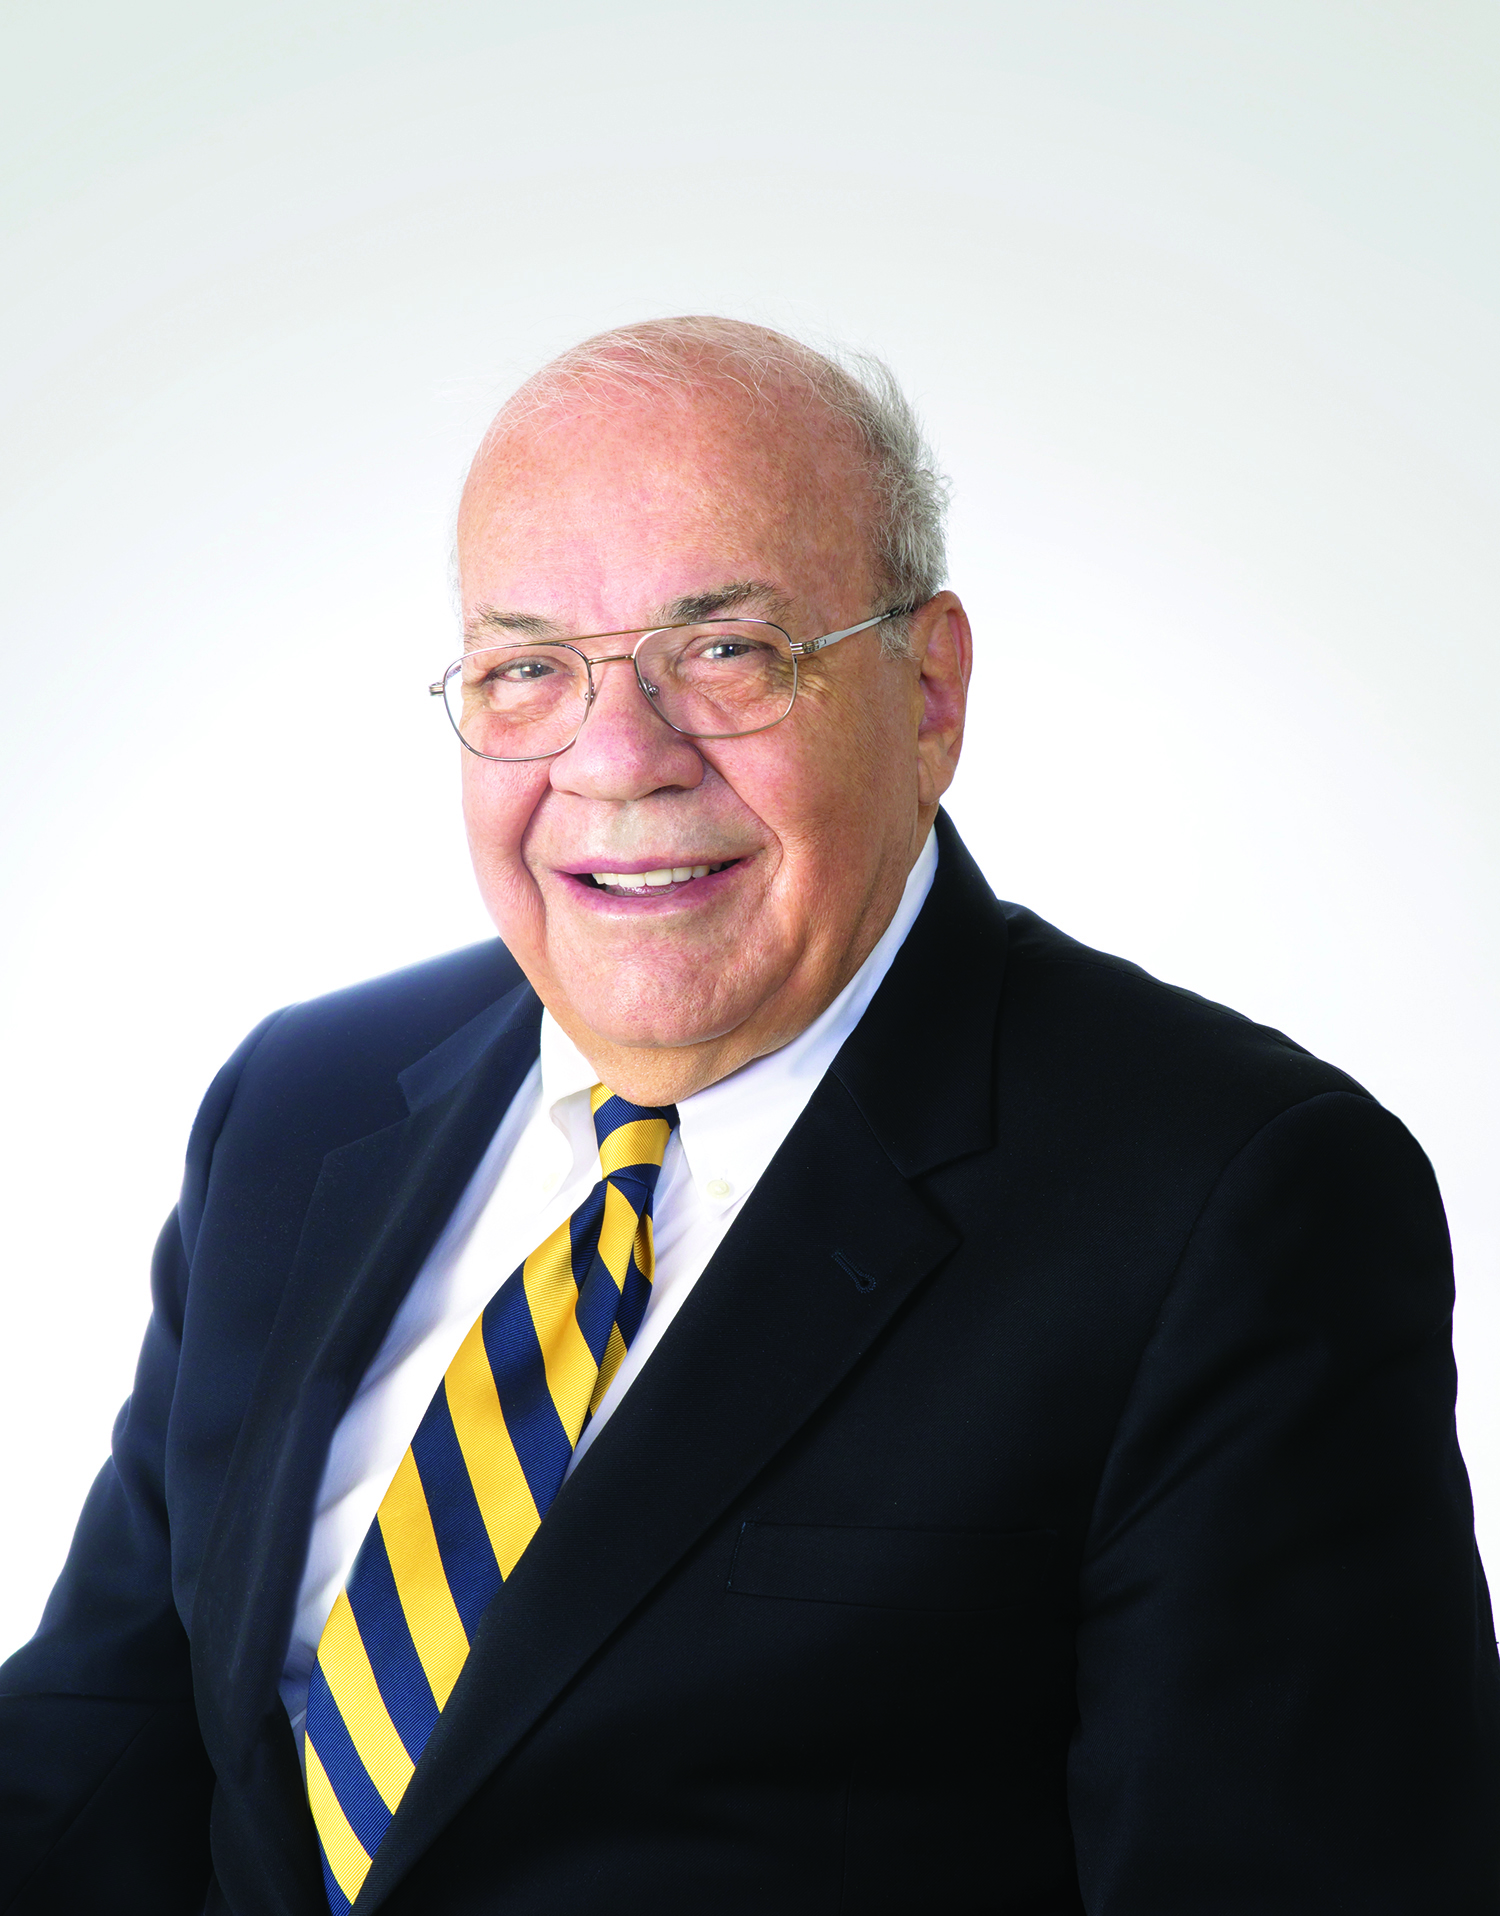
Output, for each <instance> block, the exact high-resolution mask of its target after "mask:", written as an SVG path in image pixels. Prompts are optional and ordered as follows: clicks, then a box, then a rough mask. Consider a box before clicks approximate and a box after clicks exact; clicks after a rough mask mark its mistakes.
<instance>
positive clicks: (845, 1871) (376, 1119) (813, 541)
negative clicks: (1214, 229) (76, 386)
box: [0, 320, 1500, 1916]
mask: <svg viewBox="0 0 1500 1916" xmlns="http://www.w3.org/2000/svg"><path fill="white" fill-rule="evenodd" d="M941 505H942V486H941V483H940V482H939V481H938V479H937V478H936V476H935V474H934V473H933V472H932V470H931V467H930V464H929V463H928V462H927V460H926V457H925V454H924V453H923V450H922V447H921V441H920V436H919V434H918V433H917V431H916V428H915V425H914V423H913V421H912V419H911V415H910V413H909V412H908V410H907V409H906V407H905V405H904V403H903V402H902V400H901V398H900V396H899V394H898V393H897V392H896V391H895V389H894V388H893V387H890V386H889V385H888V384H887V383H885V382H884V381H883V379H882V378H881V376H880V375H879V374H878V373H877V374H871V375H869V376H868V377H865V378H856V377H854V376H852V375H851V374H850V373H848V372H846V371H844V370H841V369H840V368H838V367H837V366H835V365H833V364H832V363H830V362H829V361H828V360H826V359H824V358H822V357H820V356H819V355H817V354H815V353H812V352H811V351H809V350H808V349H806V348H804V347H801V346H799V345H797V344H795V343H794V342H792V341H790V340H787V339H784V338H781V337H779V336H777V335H775V334H772V333H767V332H764V331H762V330H760V329H757V328H752V327H748V326H743V325H738V324H734V323H731V322H727V321H718V320H681V321H671V322H662V323H658V324H651V325H644V326H637V327H629V328H625V329H623V330H621V331H619V332H616V333H612V334H607V335H605V336H603V337H602V338H600V339H596V340H593V341H590V342H588V343H587V344H586V345H584V346H582V347H580V348H577V349H575V350H574V351H573V352H571V353H569V354H567V355H565V356H564V357H563V358H562V359H561V360H560V361H558V362H556V363H555V364H554V365H553V366H551V367H549V368H547V369H546V370H545V371H544V372H542V373H541V374H540V375H538V376H537V378H535V379H534V380H533V381H531V382H530V383H529V384H528V385H527V386H526V387H524V388H523V389H522V390H521V392H520V393H519V394H518V395H517V396H516V398H515V399H513V400H512V402H511V403H510V404H509V405H508V406H507V407H506V408H505V409H504V411H502V413H501V415H500V417H499V419H498V420H497V421H496V423H495V425H494V427H493V428H492V429H491V431H490V433H489V435H488V437H487V438H486V440H485V442H484V444H483V446H482V448H481V449H480V452H479V454H478V456H477V458H476V460H475V462H474V466H473V469H472V471H471V473H470V476H469V481H468V485H467V488H466V490H465V493H464V498H463V504H462V508H461V513H460V523H459V557H460V563H461V575H462V582H463V603H464V627H465V651H464V655H463V657H462V658H461V659H460V660H458V661H457V662H456V663H455V664H454V665H453V666H452V667H450V668H449V670H448V672H447V673H446V674H445V675H444V677H443V679H442V680H441V681H440V682H439V683H438V684H437V685H436V686H434V688H433V690H434V692H435V693H440V694H441V695H442V696H443V698H444V700H445V702H446V705H447V709H448V713H449V716H450V717H451V719H452V721H453V725H454V727H455V729H456V731H457V734H458V738H459V740H460V741H461V745H462V762H463V770H464V810H465V817H466V820H467V825H468V832H469V838H470V842H471V845H472V848H473V856H474V864H475V869H476V872H477V874H478V878H479V884H480V887H481V890H482V891H483V894H484V897H485V900H486V903H487V904H488V906H489V909H490V911H491V913H492V914H493V917H494V920H495V924H496V926H497V928H498V930H499V933H500V938H501V940H502V941H503V942H499V943H493V944H489V945H484V946H480V947H478V948H476V949H474V950H471V951H465V952H460V953H458V954H456V955H455V956H453V957H449V958H445V959H440V960H438V961H436V962H434V963H431V964H427V965H423V966H419V967H417V968H416V969H415V970H412V971H409V972H405V973H401V974H398V975H397V976H395V977H393V978H388V979H383V980H380V981H377V982H376V983H374V984H370V985H365V986H362V987H359V988H357V989H355V990H352V991H348V992H344V993H340V994H338V995H336V996H334V997H332V998H329V999H324V1000H321V1001H319V1002H316V1003H313V1004H308V1005H301V1006H296V1007H293V1008H292V1009H290V1010H287V1011H283V1012H281V1013H280V1014H278V1015H277V1016H275V1017H273V1018H270V1019H268V1020H267V1021H266V1023H265V1024H263V1025H262V1026H261V1027H260V1028H259V1029H258V1030H256V1031H255V1032H253V1033H252V1034H251V1036H250V1037H249V1038H248V1039H247V1040H246V1042H245V1044H244V1045H243V1046H242V1047H241V1049H240V1051H239V1052H238V1053H237V1054H236V1056H235V1057H234V1058H233V1059H232V1060H231V1061H230V1063H229V1064H228V1065H227V1066H226V1067H225V1069H224V1071H223V1072H222V1073H221V1075H220V1076H219V1078H218V1079H217V1080H216V1082H215V1084H214V1086H213V1088H212V1089H211V1091H210V1092H209V1094H208V1097H207V1100H206V1102H205V1104H204V1106H203V1110H202V1113H201V1115H200V1118H199V1120H198V1124H197V1126H196V1128H195V1130H194V1133H193V1138H192V1143H191V1146H190V1150H189V1157H188V1167H187V1177H186V1183H185V1186H184V1190H183V1195H182V1200H181V1203H180V1205H179V1207H178V1209H177V1211H176V1213H175V1214H174V1216H173V1218H172V1220H171V1222H170V1223H169V1224H168V1226H167V1229H166V1231H165V1232H164V1234H163V1236H162V1239H161V1243H160V1247H159V1251H158V1258H157V1266H156V1276H155V1285H156V1288H155V1311H154V1314H153V1317H152V1320H151V1325H150V1328H149V1331H148V1333H147V1338H146V1344H145V1349H144V1352H143V1355H142V1359H141V1368H140V1373H139V1379H138V1385H137V1389H136V1392H135V1394H134V1396H133V1397H132V1399H131V1402H130V1404H129V1405H128V1406H127V1408H126V1410H125V1412H124V1414H123V1415H122V1418H121V1421H120V1423H119V1426H118V1427H117V1431H116V1437H115V1445H114V1453H113V1458H112V1461H111V1462H110V1464H109V1465H108V1466H107V1467H106V1469H105V1471H104V1472H103V1474H102V1475H101V1477H100V1479H99V1481H98V1483H97V1485H96V1486H95V1489H94V1491H93V1494H92V1496H91V1497H90V1500H89V1503H88V1506H87V1508H86V1510H85V1512H84V1516H83V1519H82V1522H81V1524H80V1527H79V1531H78V1536H77V1540H76V1543H75V1546H74V1549H73V1552H72V1555H71V1556H70V1558H69V1561H68V1564H67V1567H66V1569H65V1571H64V1573H63V1576H62V1579H61V1581H60V1583H59V1585H58V1587H57V1590H56V1592H55V1594H54V1596H53V1598H52V1601H51V1603H50V1605H49V1607H48V1610H47V1613H46V1616H45V1618H44V1620H43V1624H42V1627H41V1629H40V1631H39V1633H38V1635H37V1636H36V1638H35V1639H34V1640H33V1641H32V1642H31V1643H30V1644H29V1645H28V1646H27V1647H26V1648H25V1649H23V1650H22V1651H21V1652H20V1653H19V1654H18V1655H17V1656H16V1657H14V1658H13V1659H12V1660H11V1662H10V1663H9V1665H7V1666H6V1669H5V1672H4V1682H3V1691H4V1701H3V1703H0V1724H3V1728H4V1740H3V1749H4V1758H3V1764H4V1768H3V1774H4V1778H5V1807H4V1812H3V1816H4V1820H3V1824H0V1827H3V1831H4V1866H5V1875H4V1880H3V1889H4V1893H5V1896H6V1897H7V1898H8V1899H9V1900H6V1901H5V1904H4V1907H5V1908H7V1909H8V1910H11V1911H80V1912H89V1911H100V1912H105V1911H108V1912H110V1916H121V1913H122V1912H133V1911H140V1912H143V1913H144V1912H150V1913H151V1916H164V1913H169V1912H177V1911H181V1912H184V1916H185V1913H186V1912H189V1911H199V1910H202V1909H205V1908H206V1909H207V1910H209V1911H213V1912H226V1911H232V1912H234V1913H235V1916H325V1913H326V1912H327V1911H328V1910H330V1909H331V1910H333V1911H334V1912H339V1913H340V1916H341V1913H342V1912H343V1911H345V1910H348V1909H350V1908H351V1907H352V1908H353V1909H355V1910H356V1911H357V1912H364V1911H367V1910H375V1909H380V1910H383V1911H387V1912H389V1916H398V1912H399V1913H400V1916H417V1913H418V1912H421V1913H422V1916H435V1913H436V1912H452V1913H453V1916H460V1913H463V1916H467V1913H469V1912H474V1913H476V1916H477V1913H478V1912H490V1911H494V1912H500V1911H505V1912H515V1913H517V1916H520V1913H521V1912H535V1916H567V1913H568V1912H580V1913H581V1912H592V1911H595V1910H599V1909H603V1908H609V1909H614V1910H621V1911H646V1910H650V1911H653V1912H655V1911H662V1910H667V1911H674V1910H689V1909H691V1910H707V1911H713V1912H715V1913H716V1916H723V1913H724V1912H738V1911H743V1912H769V1911H777V1912H783V1911H788V1912H789V1911H803V1910H805V1911H815V1910H834V1909H844V1910H849V1911H859V1912H908V1911H915V1910H927V1909H942V1910H944V1911H949V1912H956V1911H969V1910H973V1911H978V1910H981V1909H984V1910H989V1909H994V1910H1013V1911H1022V1910H1025V1911H1028V1912H1032V1913H1033V1916H1062V1912H1077V1911H1088V1912H1091V1913H1093V1916H1167V1912H1184V1913H1188V1912H1191V1916H1206V1913H1207V1912H1215V1913H1216V1916H1231V1913H1233V1916H1251V1913H1252V1912H1254V1913H1255V1916H1298V1913H1300V1912H1306V1916H1314V1913H1316V1916H1328V1912H1330V1911H1333V1910H1347V1911H1350V1912H1356V1911H1357V1912H1359V1916H1375V1913H1376V1912H1411V1913H1412V1916H1415V1913H1416V1912H1419V1911H1420V1912H1424V1916H1425V1912H1432V1911H1441V1912H1443V1916H1480V1913H1481V1912H1485V1913H1487V1916H1493V1913H1494V1912H1495V1911H1497V1910H1500V1839H1497V1830H1496V1800H1497V1784H1500V1673H1497V1665H1496V1656H1495V1643H1494V1631H1493V1627H1492V1624H1491V1620H1490V1609H1489V1601H1488V1597H1487V1594H1486V1590H1485V1584H1484V1578H1483V1575H1482V1573H1481V1570H1480V1566H1479V1562H1478V1559H1477V1556H1476V1553H1475V1548H1474V1538H1473V1529H1472V1518H1471V1512H1470V1504H1469V1496H1468V1487H1467V1482H1466V1479H1465V1475H1464V1469H1463V1464H1462V1461H1461V1459H1460V1457H1459V1453H1458V1449H1457V1446H1456V1443H1455V1439H1454V1430H1453V1366H1452V1357H1451V1351H1450V1341H1449V1313H1450V1306H1451V1299H1452V1292H1451V1280H1450V1274H1449V1263H1448V1249H1447V1241H1446V1234H1445V1229H1444V1223H1443V1215H1442V1210H1441V1206H1440V1204H1439V1200H1438V1196H1437V1192H1436V1189H1435V1187H1434V1185H1433V1180H1432V1175H1431V1172H1430V1170H1429V1168H1428V1166H1427V1163H1426V1161H1425V1159H1424V1158H1423V1156H1422V1154H1421V1152H1420V1151H1419V1150H1418V1148H1417V1147H1416V1146H1415V1145H1414V1144H1413V1142H1412V1141H1411V1139H1410V1138H1409V1137H1408V1136H1407V1134H1406V1132H1405V1131H1404V1130H1403V1129H1402V1128H1401V1126H1400V1124H1398V1123H1397V1121H1396V1120H1395V1119H1394V1118H1392V1117H1390V1116H1389V1115H1388V1114H1387V1113H1386V1112H1385V1111H1383V1110H1382V1109H1381V1108H1380V1106H1379V1105H1377V1104H1376V1103H1375V1102H1374V1101H1373V1100H1372V1099H1371V1098H1370V1097H1368V1096H1367V1095H1366V1094H1365V1093H1364V1092H1363V1091H1362V1090H1361V1089H1360V1088H1359V1086H1357V1085H1356V1084H1354V1083H1352V1082H1351V1081H1350V1080H1349V1079H1348V1078H1346V1077H1344V1076H1342V1075H1341V1074H1340V1073H1339V1072H1337V1071H1335V1070H1333V1069H1332V1068H1330V1067H1329V1066H1326V1065H1324V1064H1321V1063H1319V1062H1318V1061H1317V1060H1315V1059H1313V1058H1311V1057H1309V1056H1308V1055H1307V1053H1305V1052H1304V1051H1302V1050H1300V1049H1299V1048H1298V1047H1297V1046H1296V1045H1294V1044H1292V1043H1291V1042H1290V1041H1288V1040H1287V1039H1285V1038H1283V1037H1281V1036H1280V1035H1279V1034H1277V1033H1276V1032H1272V1031H1267V1030H1264V1029H1262V1028H1260V1027H1258V1026H1255V1025H1252V1024H1250V1023H1247V1022H1246V1021H1245V1020H1244V1019H1242V1018H1239V1017H1237V1016H1235V1015H1234V1014H1233V1013H1230V1012H1227V1011H1225V1010H1222V1009H1221V1008H1219V1007H1217V1006H1215V1005H1211V1004H1208V1003H1205V1002H1204V1001H1203V1000H1201V999H1198V998H1195V997H1192V996H1190V995H1188V994H1186V993H1184V992H1181V991H1177V990H1173V989H1170V988H1168V987H1166V986H1163V985H1160V984H1158V983H1156V982H1155V981H1154V980H1152V979H1151V978H1149V977H1147V976H1146V975H1145V974H1144V973H1142V972H1141V971H1139V970H1137V969H1136V968H1135V967H1133V966H1131V965H1128V964H1124V963H1122V962H1120V961H1118V960H1116V959H1113V958H1108V957H1104V956H1102V955H1100V954H1099V953H1097V952H1093V951H1089V950H1086V949H1084V948H1083V947H1081V946H1079V945H1077V944H1075V943H1073V942H1071V941H1070V940H1069V939H1067V938H1066V937H1064V936H1063V935H1062V934H1060V933H1059V932H1056V931H1054V930H1052V929H1051V928H1050V927H1049V926H1047V925H1045V924H1043V923H1041V922H1040V921H1039V920H1038V919H1037V918H1035V917H1034V916H1032V915H1031V914H1030V913H1028V912H1026V911H1024V910H1021V909H1019V908H1017V907H1014V906H1008V905H1000V904H998V903H997V902H996V901H995V899H994V897H993V896H992V895H991V893H990V891H989V889H988V888H987V886H986V885H985V883H984V881H983V879H982V878H981V877H980V875H979V873H978V871H977V870H976V869H975V867H974V865H973V864H972V863H971V861H970V859H969V857H968V855H967V854H966V852H965V850H964V848H963V845H962V844H961V842H960V841H959V839H958V837H957V835H956V833H955V832H954V831H953V829H952V827H951V825H949V824H948V822H947V821H946V819H945V818H944V816H943V815H942V814H941V812H940V811H939V809H938V808H939V803H940V801H941V799H942V796H943V793H944V792H945V790H946V789H947V787H948V784H949V782H950V780H951V779H952V777H953V774H954V769H955V766H956V764H957V761H958V755H959V748H960V744H961V740H962V734H963V720H964V697H965V689H966V686H967V682H968V676H969V665H970V639H969V628H968V623H967V621H966V619H965V616H964V613H963V609H962V607H961V605H960V604H959V601H958V600H957V599H956V598H955V597H954V595H953V594H952V593H951V592H948V591H944V590H942V589H941V587H942V581H943V564H942V543H941ZM205 1899H206V1901H205Z"/></svg>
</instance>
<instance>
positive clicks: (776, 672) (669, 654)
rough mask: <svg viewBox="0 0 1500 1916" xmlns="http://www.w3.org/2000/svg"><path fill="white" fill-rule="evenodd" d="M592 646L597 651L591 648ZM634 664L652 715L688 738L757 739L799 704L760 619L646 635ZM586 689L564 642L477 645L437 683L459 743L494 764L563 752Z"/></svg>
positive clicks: (778, 646) (784, 642)
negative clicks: (794, 702)
mask: <svg viewBox="0 0 1500 1916" xmlns="http://www.w3.org/2000/svg"><path fill="white" fill-rule="evenodd" d="M634 637H635V634H634V633H625V634H623V635H621V637H620V638H619V640H618V641H617V649H618V650H619V651H621V652H625V651H628V650H629V646H630V641H631V640H632V639H633V638H634ZM589 645H590V649H591V650H594V649H595V646H596V642H594V641H590V642H589ZM611 655H613V648H612V652H611ZM596 656H597V652H596ZM635 661H636V672H637V675H638V677H639V679H640V682H641V684H642V686H643V688H644V689H645V692H646V696H647V698H648V699H649V700H650V701H651V704H652V706H653V707H654V708H655V710H656V711H657V712H658V713H659V714H660V716H661V717H662V718H664V719H665V720H666V722H667V723H668V724H669V725H670V726H672V727H673V729H674V730H676V731H678V732H684V733H686V734H687V735H688V736H689V737H690V738H735V737H738V736H739V735H740V734H742V733H745V732H758V731H762V730H764V729H765V727H766V726H768V725H774V724H776V722H777V721H778V720H779V719H783V718H785V717H786V715H787V713H788V712H789V711H790V710H791V708H792V700H793V698H794V697H795V696H796V691H797V661H796V657H795V655H794V654H793V652H792V649H791V641H790V640H789V639H788V637H787V635H786V634H785V633H784V632H783V631H782V630H781V629H780V627H778V626H774V625H768V624H766V623H765V622H764V621H762V620H759V619H735V620H728V619H715V620H710V621H707V622H706V623H704V624H702V625H694V626H675V627H671V628H669V629H666V630H662V631H658V632H652V633H649V634H648V635H647V636H646V639H645V641H644V643H643V644H641V646H640V649H639V650H638V651H637V652H636V655H635ZM599 669H602V670H609V669H610V668H608V667H604V668H596V670H599ZM588 689H589V675H588V668H587V666H586V664H585V662H584V656H583V653H582V652H581V651H579V650H575V649H573V647H572V646H571V645H568V644H562V643H552V644H545V645H538V644H534V643H526V642H521V643H517V644H512V645H494V646H484V647H481V648H478V649H476V650H475V651H472V652H468V653H466V654H465V655H464V657H463V658H462V659H459V660H458V661H456V663H455V664H454V665H452V666H450V667H449V669H448V673H447V676H446V677H445V679H444V681H443V696H444V698H445V700H446V702H447V706H448V715H449V717H450V718H451V719H452V721H453V725H454V728H455V730H456V731H457V732H458V735H459V737H460V738H461V739H462V740H463V742H464V744H465V745H467V746H468V747H469V748H470V750H471V751H475V752H478V753H480V754H482V755H483V756H484V757H485V758H500V759H523V758H546V757H549V756H550V755H551V754H552V753H554V752H560V751H562V750H563V749H564V748H565V747H566V746H568V745H570V744H571V743H572V742H573V740H574V738H576V737H577V735H578V729H579V727H580V726H581V725H582V724H583V720H584V714H585V713H586V711H587V710H588Z"/></svg>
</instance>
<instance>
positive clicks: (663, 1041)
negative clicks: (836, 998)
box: [563, 973, 754, 1051]
mask: <svg viewBox="0 0 1500 1916" xmlns="http://www.w3.org/2000/svg"><path fill="white" fill-rule="evenodd" d="M563 983H564V989H565V990H566V989H567V984H566V980H564V981H563ZM567 996H568V1002H569V1004H570V1005H571V1007H572V1010H573V1015H574V1016H575V1017H576V1018H577V1019H579V1020H580V1021H581V1022H582V1023H583V1024H584V1025H585V1026H586V1027H587V1028H588V1030H589V1031H591V1032H592V1033H593V1034H594V1035H595V1036H596V1037H598V1038H601V1039H602V1040H603V1041H604V1042H605V1043H606V1044H609V1045H615V1046H618V1047H619V1048H620V1049H622V1050H645V1051H676V1050H682V1049H685V1048H686V1047H687V1046H689V1045H695V1044H706V1043H708V1042H710V1041H712V1040H713V1039H715V1038H722V1037H724V1036H725V1035H726V1034H727V1033H728V1032H731V1031H733V1030H735V1029H736V1027H737V1026H739V1025H740V1024H742V1023H743V1022H744V1020H745V1019H746V1018H747V1017H748V1016H749V1014H750V1012H751V1010H752V1009H753V1008H754V1001H753V999H751V1000H749V1001H747V1002H744V1003H742V1002H740V994H738V993H736V994H735V997H734V999H732V1000H725V999H723V998H715V997H712V996H710V995H708V994H705V993H704V992H703V991H702V989H701V973H700V974H698V976H697V977H695V978H693V979H690V980H676V981H674V980H668V979H663V978H661V977H657V976H653V977H648V978H644V979H641V980H639V981H634V982H633V986H632V987H631V988H627V989H626V990H623V991H622V990H620V989H619V988H618V981H616V988H615V989H613V990H609V991H598V992H594V991H589V990H588V989H586V988H579V989H576V990H569V991H568V992H567Z"/></svg>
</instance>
